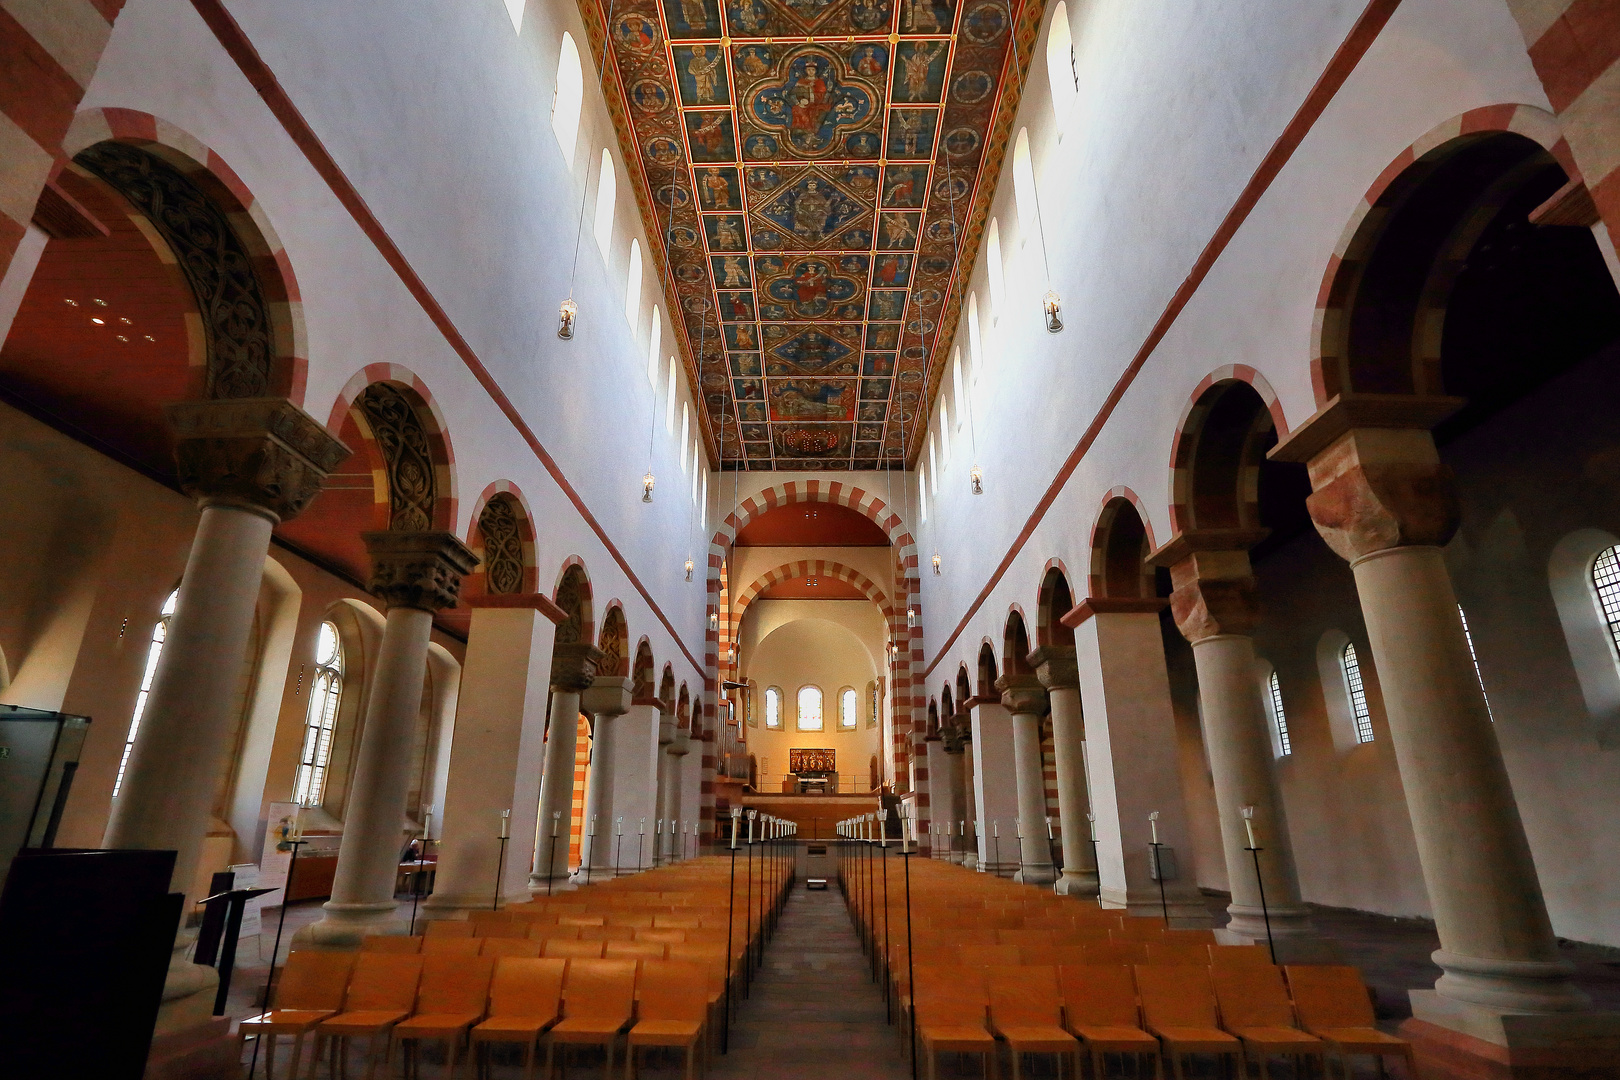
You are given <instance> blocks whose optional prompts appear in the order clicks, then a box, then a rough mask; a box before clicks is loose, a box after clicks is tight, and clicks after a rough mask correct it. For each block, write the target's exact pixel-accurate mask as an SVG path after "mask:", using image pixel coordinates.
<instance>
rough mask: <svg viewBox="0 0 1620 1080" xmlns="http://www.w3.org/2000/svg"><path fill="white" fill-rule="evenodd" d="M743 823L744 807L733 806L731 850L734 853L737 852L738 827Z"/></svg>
mask: <svg viewBox="0 0 1620 1080" xmlns="http://www.w3.org/2000/svg"><path fill="white" fill-rule="evenodd" d="M741 823H742V807H740V806H733V807H732V808H731V850H733V851H736V850H737V832H738V828H737V827H738V826H739V825H740V824H741Z"/></svg>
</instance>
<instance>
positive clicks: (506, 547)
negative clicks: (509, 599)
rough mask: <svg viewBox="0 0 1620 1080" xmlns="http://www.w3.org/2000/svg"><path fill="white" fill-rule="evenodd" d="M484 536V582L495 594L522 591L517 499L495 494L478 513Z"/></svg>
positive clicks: (481, 534)
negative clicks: (482, 510) (480, 512)
mask: <svg viewBox="0 0 1620 1080" xmlns="http://www.w3.org/2000/svg"><path fill="white" fill-rule="evenodd" d="M478 532H479V535H480V536H482V537H483V538H484V585H485V588H486V590H487V591H488V592H489V593H490V594H491V595H495V596H503V595H506V594H508V593H516V592H522V591H523V531H522V522H521V520H520V517H519V510H518V504H517V500H516V499H514V498H512V497H511V496H510V495H497V496H495V497H494V498H493V499H491V500H489V502H488V503H487V504H486V505H485V506H484V512H483V513H482V514H480V515H478Z"/></svg>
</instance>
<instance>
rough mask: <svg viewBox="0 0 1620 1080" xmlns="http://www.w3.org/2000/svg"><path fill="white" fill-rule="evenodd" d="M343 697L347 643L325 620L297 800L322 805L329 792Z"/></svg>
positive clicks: (295, 787)
mask: <svg viewBox="0 0 1620 1080" xmlns="http://www.w3.org/2000/svg"><path fill="white" fill-rule="evenodd" d="M342 697H343V643H342V642H341V641H340V640H339V639H338V631H337V627H336V626H335V625H333V624H332V623H329V622H328V623H322V624H321V633H320V636H319V637H318V638H317V639H316V642H315V674H314V676H313V677H312V678H311V679H310V682H309V708H308V710H306V711H305V713H304V747H303V751H302V752H301V753H300V754H299V756H298V775H297V777H296V778H295V779H294V781H293V802H295V803H297V804H298V805H299V806H319V805H321V799H322V797H323V796H324V795H325V793H326V768H327V766H328V765H330V764H331V761H332V733H333V731H334V730H335V729H336V727H337V715H338V702H339V701H340V699H341V698H342Z"/></svg>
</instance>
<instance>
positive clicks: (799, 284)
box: [793, 262, 827, 305]
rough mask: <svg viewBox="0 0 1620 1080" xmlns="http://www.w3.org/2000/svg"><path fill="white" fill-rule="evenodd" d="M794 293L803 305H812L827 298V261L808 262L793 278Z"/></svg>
mask: <svg viewBox="0 0 1620 1080" xmlns="http://www.w3.org/2000/svg"><path fill="white" fill-rule="evenodd" d="M793 285H794V293H795V295H797V296H798V298H799V303H800V304H801V305H811V304H815V303H817V302H818V301H824V300H826V299H827V266H826V264H825V263H819V262H807V263H805V264H803V266H802V267H801V269H800V270H799V274H798V276H797V277H795V278H794V279H793Z"/></svg>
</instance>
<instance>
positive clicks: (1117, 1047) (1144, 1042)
mask: <svg viewBox="0 0 1620 1080" xmlns="http://www.w3.org/2000/svg"><path fill="white" fill-rule="evenodd" d="M1069 1031H1070V1033H1071V1034H1073V1035H1074V1036H1076V1037H1077V1038H1080V1039H1084V1040H1085V1043H1086V1045H1087V1046H1089V1047H1091V1048H1092V1049H1093V1050H1100V1051H1102V1052H1103V1053H1105V1054H1142V1053H1150V1052H1153V1051H1156V1050H1157V1049H1158V1047H1159V1040H1158V1039H1155V1038H1154V1037H1153V1036H1152V1035H1149V1034H1148V1033H1147V1032H1145V1031H1143V1030H1142V1029H1141V1028H1134V1027H1091V1026H1088V1025H1082V1026H1080V1027H1072V1028H1070V1029H1069Z"/></svg>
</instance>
